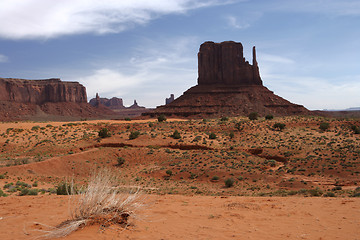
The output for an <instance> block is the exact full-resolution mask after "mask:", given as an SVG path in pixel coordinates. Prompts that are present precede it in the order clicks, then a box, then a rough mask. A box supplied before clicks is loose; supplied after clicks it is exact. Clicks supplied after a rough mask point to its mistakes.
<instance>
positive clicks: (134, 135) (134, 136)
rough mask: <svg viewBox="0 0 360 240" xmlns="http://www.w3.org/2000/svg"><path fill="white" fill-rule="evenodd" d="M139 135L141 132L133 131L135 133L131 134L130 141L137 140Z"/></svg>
mask: <svg viewBox="0 0 360 240" xmlns="http://www.w3.org/2000/svg"><path fill="white" fill-rule="evenodd" d="M139 135H140V132H139V131H133V132H131V133H130V135H129V139H130V140H133V139H136V138H138V137H139Z"/></svg>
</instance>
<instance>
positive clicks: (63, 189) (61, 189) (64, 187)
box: [56, 182, 76, 195]
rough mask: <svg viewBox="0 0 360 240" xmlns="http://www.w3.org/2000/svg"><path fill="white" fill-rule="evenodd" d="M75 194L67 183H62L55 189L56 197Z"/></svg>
mask: <svg viewBox="0 0 360 240" xmlns="http://www.w3.org/2000/svg"><path fill="white" fill-rule="evenodd" d="M75 193H76V191H75V189H74V188H73V187H72V186H71V185H70V184H69V183H66V182H62V183H60V184H59V185H58V186H57V187H56V194H57V195H72V194H75Z"/></svg>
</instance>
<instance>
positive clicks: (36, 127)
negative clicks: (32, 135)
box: [31, 125, 40, 131]
mask: <svg viewBox="0 0 360 240" xmlns="http://www.w3.org/2000/svg"><path fill="white" fill-rule="evenodd" d="M39 128H40V126H38V125H36V126H33V127H32V128H31V130H32V131H37V130H39Z"/></svg>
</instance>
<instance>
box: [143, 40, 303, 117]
mask: <svg viewBox="0 0 360 240" xmlns="http://www.w3.org/2000/svg"><path fill="white" fill-rule="evenodd" d="M251 112H257V113H258V114H260V115H266V114H274V115H297V114H308V113H309V111H308V110H307V109H306V108H305V107H303V106H302V105H297V104H293V103H291V102H289V101H287V100H285V99H283V98H281V97H279V96H277V95H275V94H274V93H273V92H271V91H270V90H269V89H267V88H266V87H264V86H263V82H262V80H261V77H260V73H259V67H258V63H257V60H256V50H255V47H253V61H252V64H250V63H249V62H248V61H246V60H245V58H244V55H243V46H242V44H241V43H239V42H233V41H226V42H222V43H214V42H205V43H203V44H201V46H200V50H199V53H198V84H197V85H196V86H194V87H191V88H190V89H188V90H187V91H186V92H184V93H183V95H182V96H180V97H179V98H177V99H175V100H174V101H172V102H171V103H169V104H166V105H163V106H159V107H157V108H156V109H154V110H152V111H149V112H147V113H145V114H144V115H150V116H157V115H160V114H164V115H177V116H185V117H187V116H195V115H197V116H200V117H204V116H209V115H213V116H238V115H247V114H249V113H251Z"/></svg>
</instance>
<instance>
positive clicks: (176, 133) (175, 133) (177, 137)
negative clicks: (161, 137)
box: [171, 130, 181, 139]
mask: <svg viewBox="0 0 360 240" xmlns="http://www.w3.org/2000/svg"><path fill="white" fill-rule="evenodd" d="M171 137H172V138H174V139H180V138H181V135H180V133H179V131H178V130H175V131H174V133H173V134H172V135H171Z"/></svg>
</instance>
